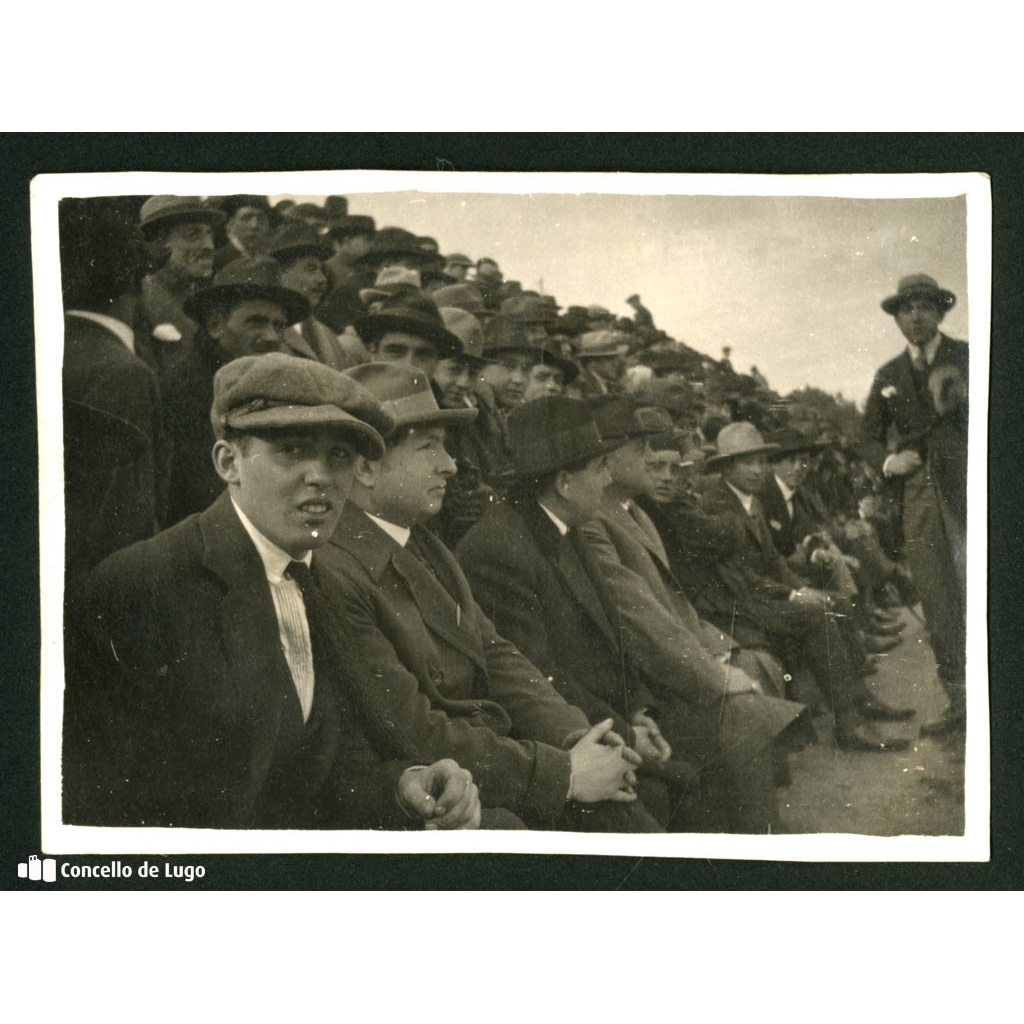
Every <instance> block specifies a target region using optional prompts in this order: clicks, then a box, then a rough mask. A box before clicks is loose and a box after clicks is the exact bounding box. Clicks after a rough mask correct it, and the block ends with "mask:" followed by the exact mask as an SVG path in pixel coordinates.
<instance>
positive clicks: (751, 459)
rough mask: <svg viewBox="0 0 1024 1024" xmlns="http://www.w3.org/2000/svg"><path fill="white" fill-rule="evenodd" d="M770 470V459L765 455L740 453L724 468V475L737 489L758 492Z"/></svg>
mask: <svg viewBox="0 0 1024 1024" xmlns="http://www.w3.org/2000/svg"><path fill="white" fill-rule="evenodd" d="M767 472H768V460H767V459H766V458H765V457H764V456H763V455H739V456H737V457H736V458H735V459H733V460H732V463H731V464H727V465H726V467H725V469H723V470H722V476H723V477H725V479H726V480H727V481H728V482H729V483H731V484H732V485H733V487H735V488H736V489H737V490H740V491H743V492H744V493H745V494H756V493H757V491H758V490H760V488H761V483H762V481H763V480H764V478H765V475H766V474H767Z"/></svg>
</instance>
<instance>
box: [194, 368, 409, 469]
mask: <svg viewBox="0 0 1024 1024" xmlns="http://www.w3.org/2000/svg"><path fill="white" fill-rule="evenodd" d="M210 422H211V423H212V424H213V432H214V434H215V436H217V437H223V436H224V433H225V431H226V430H228V429H231V430H237V431H241V432H243V433H260V432H262V431H267V430H283V429H286V428H303V427H306V428H313V427H323V426H334V427H338V428H339V429H344V430H345V431H346V432H347V433H350V434H351V435H352V437H353V440H354V441H355V442H356V444H357V445H358V446H359V450H360V452H361V453H362V454H363V455H365V456H366V457H367V458H370V459H379V458H381V456H382V455H383V454H384V437H383V436H382V435H387V434H389V433H390V432H391V430H392V428H393V427H394V422H393V420H392V419H391V417H390V416H389V415H388V414H387V413H386V412H384V410H383V409H382V408H381V405H380V402H378V401H377V400H376V399H375V398H374V397H373V395H371V394H370V392H368V391H367V390H366V389H365V388H363V387H362V386H361V385H359V384H358V383H357V382H356V381H354V380H353V379H352V378H351V377H349V376H347V375H346V374H344V373H340V372H339V371H338V370H334V369H332V368H331V367H329V366H325V365H324V364H323V363H318V362H316V361H315V360H313V359H300V358H299V357H298V356H286V355H284V353H282V352H268V353H266V354H265V355H259V356H243V357H242V358H241V359H233V360H232V361H231V362H230V363H227V364H226V365H225V366H222V367H221V368H220V369H219V370H218V371H217V373H216V375H215V376H214V378H213V406H212V407H211V409H210Z"/></svg>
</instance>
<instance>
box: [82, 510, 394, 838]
mask: <svg viewBox="0 0 1024 1024" xmlns="http://www.w3.org/2000/svg"><path fill="white" fill-rule="evenodd" d="M313 565H314V571H315V572H316V559H315V557H314V563H313ZM323 582H324V584H325V585H327V586H329V585H330V581H329V580H324V581H323ZM67 632H68V644H67V648H66V649H67V652H68V655H67V664H66V691H65V718H64V739H65V745H64V784H65V789H64V794H65V804H64V816H65V820H67V821H70V822H74V823H82V824H99V825H178V826H191V827H199V828H259V827H285V826H287V827H304V828H354V827H371V826H375V827H382V826H391V827H402V826H405V825H407V824H408V823H409V819H407V818H406V817H405V815H404V814H403V813H402V811H401V810H400V808H399V807H398V804H397V801H396V799H395V786H396V783H397V780H398V776H399V775H400V773H401V771H402V770H403V768H404V767H406V766H407V764H400V763H391V764H385V763H383V762H382V760H381V759H380V758H379V757H377V755H376V754H375V753H373V751H371V750H370V749H369V747H368V745H367V743H366V741H365V738H364V737H363V734H362V732H361V730H360V728H359V726H358V722H357V721H356V719H355V716H354V714H353V712H352V711H351V709H350V707H349V705H348V701H347V698H346V695H345V690H344V679H343V673H344V672H345V671H346V668H347V666H344V665H339V664H337V663H336V660H335V659H325V658H322V657H319V656H317V655H315V657H316V667H315V671H316V685H315V690H314V702H313V709H312V712H311V715H310V719H309V722H308V723H304V722H303V719H302V711H301V708H300V705H299V701H298V696H297V694H296V691H295V686H294V683H293V681H292V677H291V673H290V671H289V669H288V664H287V662H286V660H285V657H284V654H283V652H282V649H281V643H280V637H279V631H278V623H277V617H276V614H275V612H274V605H273V598H272V597H271V594H270V588H269V586H268V585H267V582H266V574H265V571H264V568H263V563H262V561H261V560H260V557H259V554H258V552H257V551H256V548H255V546H254V545H253V543H252V541H251V540H250V538H249V536H248V534H247V533H246V532H245V529H244V527H243V526H242V524H241V522H240V520H239V519H238V516H237V514H236V513H235V511H234V507H233V506H232V504H231V501H230V499H229V498H228V496H227V494H226V493H225V494H222V496H221V497H220V498H219V499H218V500H217V501H216V502H215V503H214V504H213V505H212V506H211V507H210V508H209V509H207V510H206V511H205V512H203V513H201V514H198V515H193V516H190V517H189V518H188V519H186V520H184V521H183V522H181V523H179V524H178V525H177V526H175V527H173V528H171V529H170V530H165V531H164V532H163V533H160V534H158V535H157V536H155V537H153V538H151V539H149V540H146V541H143V542H141V543H139V544H135V545H133V546H132V547H130V548H127V549H126V550H123V551H119V552H117V553H116V554H115V555H113V556H112V557H111V558H109V559H107V560H106V561H105V562H104V563H103V564H102V565H100V566H99V568H98V569H97V570H96V572H95V573H94V574H93V576H92V577H91V578H90V580H89V583H88V586H87V588H86V599H85V603H84V608H83V614H82V616H81V617H80V618H79V619H78V620H77V621H74V622H71V623H70V624H69V627H68V631H67ZM325 662H326V664H325ZM332 662H333V663H332Z"/></svg>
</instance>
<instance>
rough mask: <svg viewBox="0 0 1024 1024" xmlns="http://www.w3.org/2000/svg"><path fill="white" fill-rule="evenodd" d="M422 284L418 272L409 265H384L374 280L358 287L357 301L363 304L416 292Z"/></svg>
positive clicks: (366, 304)
mask: <svg viewBox="0 0 1024 1024" xmlns="http://www.w3.org/2000/svg"><path fill="white" fill-rule="evenodd" d="M422 285H423V281H422V278H421V277H420V272H419V271H418V270H412V269H411V268H409V267H384V269H383V270H381V271H379V272H378V274H377V278H376V280H375V281H374V282H373V284H372V285H370V286H369V287H367V288H360V289H359V301H360V302H361V303H362V304H363V305H364V306H369V304H370V303H371V302H379V301H380V300H381V299H388V298H391V296H393V295H402V294H407V293H409V292H418V291H419V290H420V289H421V287H422Z"/></svg>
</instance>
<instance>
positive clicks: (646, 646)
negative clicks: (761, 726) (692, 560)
mask: <svg viewBox="0 0 1024 1024" xmlns="http://www.w3.org/2000/svg"><path fill="white" fill-rule="evenodd" d="M638 511H639V510H638ZM640 514H641V515H642V516H644V518H645V519H647V522H648V523H650V520H649V519H648V518H647V517H646V514H645V513H643V512H640ZM580 529H581V532H582V533H583V536H584V537H585V538H586V540H587V542H588V544H589V545H590V546H591V550H592V551H593V552H594V554H595V556H596V558H597V563H598V565H599V566H600V571H601V576H602V578H603V579H604V581H605V584H606V586H607V588H608V591H609V593H610V594H612V595H614V598H613V600H614V609H613V611H612V614H613V615H614V617H615V623H616V626H617V628H618V629H619V630H620V631H621V633H622V637H623V645H624V646H625V648H626V649H627V650H628V651H630V652H631V654H632V656H633V657H634V658H635V659H636V661H637V662H638V663H639V664H642V665H644V667H645V668H644V671H645V674H646V675H647V677H648V678H649V679H653V680H656V681H657V682H659V683H660V684H661V685H663V686H666V687H668V688H670V689H671V690H673V691H674V692H676V693H677V694H678V695H679V696H681V697H684V698H685V699H687V700H690V701H697V702H713V701H715V700H718V699H720V698H721V696H722V694H723V693H725V687H726V676H725V669H724V667H723V666H722V664H721V662H720V661H719V658H720V657H721V655H723V654H725V653H726V652H727V651H729V650H731V648H732V646H733V644H732V639H731V637H726V636H725V634H723V633H722V632H720V631H718V630H714V629H713V627H712V628H706V627H705V624H704V623H702V622H701V620H700V619H699V618H698V616H697V613H696V612H695V611H694V609H693V605H691V604H690V602H689V601H688V600H687V599H686V597H685V595H684V594H683V593H682V588H681V587H680V586H679V584H678V582H677V581H676V580H675V577H674V575H673V574H672V570H671V567H670V566H669V563H668V555H667V553H666V552H665V549H664V546H663V545H662V543H661V539H660V538H659V537H658V535H657V530H656V528H655V527H654V524H653V523H650V526H649V528H648V529H644V528H642V527H641V526H639V525H638V523H637V521H636V519H635V518H634V516H633V515H631V514H630V513H629V512H627V511H626V510H625V509H624V508H623V507H622V506H621V505H620V504H619V503H618V502H606V503H605V505H604V506H603V507H602V509H601V510H600V511H599V512H598V514H597V515H596V516H595V517H594V519H592V520H590V522H588V523H585V524H584V525H583V526H582V527H581V528H580Z"/></svg>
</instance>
